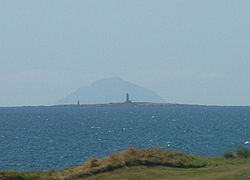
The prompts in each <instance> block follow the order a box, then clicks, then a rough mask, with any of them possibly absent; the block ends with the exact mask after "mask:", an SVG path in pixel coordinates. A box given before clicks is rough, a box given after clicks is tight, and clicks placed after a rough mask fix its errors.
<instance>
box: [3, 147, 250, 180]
mask: <svg viewBox="0 0 250 180" xmlns="http://www.w3.org/2000/svg"><path fill="white" fill-rule="evenodd" d="M226 154H227V155H225V154H224V157H218V158H205V157H198V156H192V155H188V154H184V153H179V152H170V151H167V150H163V149H148V150H140V149H129V150H126V151H123V152H120V153H115V154H111V155H110V156H108V157H106V158H103V159H95V158H91V159H90V160H88V161H87V162H85V163H84V164H82V165H79V166H77V167H67V168H65V169H64V170H58V171H46V172H25V173H19V172H9V171H5V172H0V180H33V179H34V180H36V179H37V180H45V179H46V180H71V179H75V180H81V179H180V180H181V179H229V180H230V179H237V180H238V179H239V180H240V179H250V156H249V154H250V150H248V149H240V150H237V151H236V152H235V153H226Z"/></svg>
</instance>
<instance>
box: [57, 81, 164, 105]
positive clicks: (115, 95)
mask: <svg viewBox="0 0 250 180" xmlns="http://www.w3.org/2000/svg"><path fill="white" fill-rule="evenodd" d="M126 93H129V96H130V100H131V101H133V102H155V103H164V102H165V100H164V99H163V98H161V97H160V96H159V95H158V94H156V93H155V92H153V91H152V90H149V89H146V88H143V87H140V86H138V85H136V84H133V83H131V82H128V81H125V80H123V79H121V78H107V79H101V80H98V81H96V82H94V83H92V84H91V85H90V86H87V87H81V88H79V89H77V90H76V91H75V92H73V93H71V94H69V95H68V96H66V97H64V98H62V99H60V100H59V101H58V102H57V103H56V104H58V105H60V104H64V105H67V104H77V102H78V100H79V103H80V104H86V105H87V104H88V105H91V104H95V105H97V104H99V105H100V104H110V105H111V104H112V103H115V104H116V105H117V103H118V104H119V103H121V102H124V101H125V98H126ZM122 104H123V103H121V105H122Z"/></svg>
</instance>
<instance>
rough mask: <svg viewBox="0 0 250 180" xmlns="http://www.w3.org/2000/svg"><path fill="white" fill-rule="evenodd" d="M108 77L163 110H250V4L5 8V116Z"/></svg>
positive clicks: (1, 65) (141, 1)
mask: <svg viewBox="0 0 250 180" xmlns="http://www.w3.org/2000/svg"><path fill="white" fill-rule="evenodd" d="M110 77H121V78H123V79H124V80H127V81H130V82H133V83H135V84H137V85H140V86H142V87H145V88H148V89H151V90H153V91H155V92H156V93H157V94H159V95H160V96H161V97H162V98H164V99H165V100H166V102H174V103H189V104H207V105H242V106H244V105H247V106H249V105H250V1H249V0H238V1H235V0H219V1H218V0H209V1H201V0H188V1H187V0H158V1H152V0H126V1H124V0H105V1H103V0H74V1H71V0H53V1H51V0H42V1H41V0H40V1H38V0H34V1H31V0H22V1H20V0H11V1H9V0H1V1H0V106H22V105H51V104H54V103H55V102H57V101H58V100H59V99H61V98H62V97H64V96H66V95H68V94H70V93H71V92H73V91H75V90H76V89H78V88H79V87H82V86H88V85H90V84H91V83H92V82H94V81H96V80H99V79H102V78H110Z"/></svg>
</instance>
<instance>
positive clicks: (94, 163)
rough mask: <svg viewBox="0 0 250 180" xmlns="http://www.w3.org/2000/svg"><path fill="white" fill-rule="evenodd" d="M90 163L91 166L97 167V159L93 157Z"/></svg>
mask: <svg viewBox="0 0 250 180" xmlns="http://www.w3.org/2000/svg"><path fill="white" fill-rule="evenodd" d="M89 164H90V167H97V166H98V164H97V159H95V158H91V159H90V162H89Z"/></svg>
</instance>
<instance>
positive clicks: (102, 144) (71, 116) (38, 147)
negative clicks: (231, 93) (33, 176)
mask: <svg viewBox="0 0 250 180" xmlns="http://www.w3.org/2000/svg"><path fill="white" fill-rule="evenodd" d="M128 148H142V149H146V148H163V149H167V150H170V151H180V152H185V153H189V154H194V155H200V156H206V157H207V156H209V157H216V156H221V155H222V154H223V153H224V152H227V151H234V150H235V149H237V148H250V107H249V106H248V107H223V106H103V107H85V106H61V107H60V106H51V107H45V106H44V107H43V106H41V107H6V108H0V171H3V170H16V171H37V170H48V169H64V168H65V167H68V166H77V165H79V164H81V163H83V162H84V161H86V160H88V159H89V158H91V157H96V158H102V157H105V156H107V155H109V154H111V153H115V152H120V151H122V150H125V149H128Z"/></svg>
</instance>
